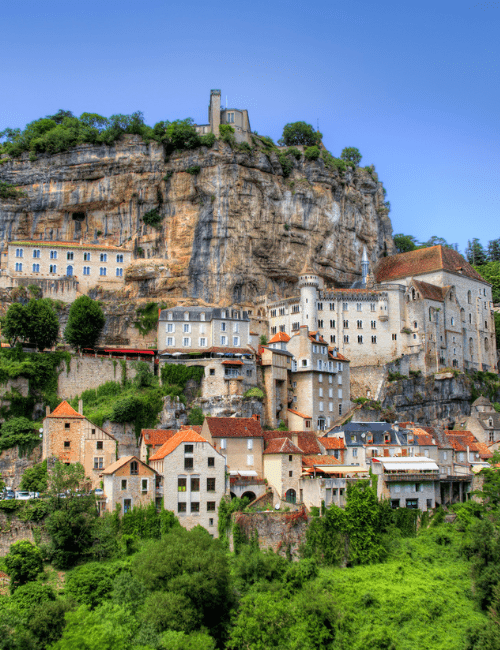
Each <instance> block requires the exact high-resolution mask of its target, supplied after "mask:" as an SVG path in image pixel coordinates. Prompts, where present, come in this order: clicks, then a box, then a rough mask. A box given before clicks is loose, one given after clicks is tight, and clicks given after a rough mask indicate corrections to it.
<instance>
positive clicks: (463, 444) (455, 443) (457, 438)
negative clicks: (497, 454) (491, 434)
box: [446, 431, 493, 458]
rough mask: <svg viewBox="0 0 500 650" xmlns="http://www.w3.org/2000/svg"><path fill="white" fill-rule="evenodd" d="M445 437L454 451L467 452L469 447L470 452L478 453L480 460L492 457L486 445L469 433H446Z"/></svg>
mask: <svg viewBox="0 0 500 650" xmlns="http://www.w3.org/2000/svg"><path fill="white" fill-rule="evenodd" d="M446 436H447V438H448V440H449V441H450V443H451V446H452V447H453V449H455V450H456V451H467V447H469V449H470V451H473V452H475V453H478V454H479V456H480V458H491V457H492V456H493V454H492V453H491V451H490V450H489V449H488V445H486V444H484V443H483V442H479V441H478V440H477V438H476V437H475V436H474V434H473V433H472V432H471V431H446Z"/></svg>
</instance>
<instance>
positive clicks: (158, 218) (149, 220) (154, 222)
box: [142, 208, 163, 229]
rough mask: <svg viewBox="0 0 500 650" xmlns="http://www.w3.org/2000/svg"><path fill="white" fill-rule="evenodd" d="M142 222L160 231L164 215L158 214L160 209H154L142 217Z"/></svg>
mask: <svg viewBox="0 0 500 650" xmlns="http://www.w3.org/2000/svg"><path fill="white" fill-rule="evenodd" d="M142 220H143V221H144V223H145V224H146V225H147V226H151V227H152V228H156V229H158V228H160V227H161V222H162V221H163V215H161V214H160V213H159V212H158V208H153V209H152V210H148V212H146V214H144V215H143V216H142Z"/></svg>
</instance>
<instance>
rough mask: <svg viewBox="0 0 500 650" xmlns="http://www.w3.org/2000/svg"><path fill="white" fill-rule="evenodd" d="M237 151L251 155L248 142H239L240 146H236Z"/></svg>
mask: <svg viewBox="0 0 500 650" xmlns="http://www.w3.org/2000/svg"><path fill="white" fill-rule="evenodd" d="M238 149H239V150H240V151H245V152H247V153H252V147H251V146H250V145H249V144H248V142H240V144H239V145H238Z"/></svg>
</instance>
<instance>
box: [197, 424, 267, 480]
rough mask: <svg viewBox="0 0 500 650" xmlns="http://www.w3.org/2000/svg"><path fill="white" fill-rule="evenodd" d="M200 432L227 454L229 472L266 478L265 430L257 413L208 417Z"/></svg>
mask: <svg viewBox="0 0 500 650" xmlns="http://www.w3.org/2000/svg"><path fill="white" fill-rule="evenodd" d="M201 435H202V436H203V437H204V438H206V439H207V440H208V442H209V443H210V444H212V445H213V446H214V448H215V449H217V451H218V452H219V453H220V454H222V455H223V456H224V457H225V458H226V462H227V467H228V471H229V473H230V474H234V475H238V476H242V477H248V478H251V477H255V478H263V465H262V454H263V451H264V433H263V431H262V427H261V425H260V422H259V420H258V417H257V416H254V417H252V418H216V417H206V418H205V421H204V422H203V425H202V427H201Z"/></svg>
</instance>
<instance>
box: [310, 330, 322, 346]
mask: <svg viewBox="0 0 500 650" xmlns="http://www.w3.org/2000/svg"><path fill="white" fill-rule="evenodd" d="M316 334H319V332H317V331H316V332H309V339H310V340H311V341H312V342H313V343H326V341H325V339H324V338H323V336H322V335H321V334H320V335H319V338H318V339H317V338H316Z"/></svg>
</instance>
